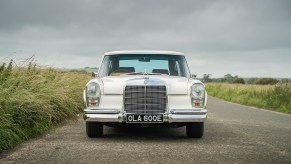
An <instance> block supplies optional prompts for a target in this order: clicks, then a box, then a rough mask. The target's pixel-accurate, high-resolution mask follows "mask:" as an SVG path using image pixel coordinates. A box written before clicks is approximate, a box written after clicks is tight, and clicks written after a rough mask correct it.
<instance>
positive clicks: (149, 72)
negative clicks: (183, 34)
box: [84, 51, 207, 138]
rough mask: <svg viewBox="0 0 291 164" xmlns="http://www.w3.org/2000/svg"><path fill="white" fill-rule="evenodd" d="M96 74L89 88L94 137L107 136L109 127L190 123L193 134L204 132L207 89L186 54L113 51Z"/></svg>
mask: <svg viewBox="0 0 291 164" xmlns="http://www.w3.org/2000/svg"><path fill="white" fill-rule="evenodd" d="M93 75H94V77H95V78H94V79H92V80H90V81H89V82H88V83H87V85H86V89H85V90H84V101H85V103H86V108H85V109H84V112H85V113H84V120H85V121H86V132H87V135H88V136H89V137H101V136H102V135H103V126H104V125H106V126H113V127H114V126H142V127H149V126H164V127H182V126H186V132H187V136H188V137H190V138H201V137H202V136H203V131H204V120H205V119H206V117H207V109H206V103H207V93H206V91H205V86H204V84H203V83H202V82H201V81H199V80H195V79H193V78H191V74H190V71H189V67H188V65H187V61H186V58H185V56H184V54H183V53H180V52H173V51H113V52H107V53H105V55H104V56H103V59H102V62H101V65H100V67H99V70H98V73H94V74H93Z"/></svg>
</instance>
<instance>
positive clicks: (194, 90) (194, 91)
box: [191, 84, 205, 99]
mask: <svg viewBox="0 0 291 164" xmlns="http://www.w3.org/2000/svg"><path fill="white" fill-rule="evenodd" d="M204 94H205V87H204V85H202V84H194V85H192V87H191V96H192V97H193V98H197V99H202V98H204Z"/></svg>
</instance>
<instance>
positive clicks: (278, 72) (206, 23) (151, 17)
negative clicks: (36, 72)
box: [0, 0, 291, 78]
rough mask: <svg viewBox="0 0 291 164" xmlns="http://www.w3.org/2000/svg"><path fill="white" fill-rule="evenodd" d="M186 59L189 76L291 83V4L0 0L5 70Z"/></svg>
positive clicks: (266, 0)
mask: <svg viewBox="0 0 291 164" xmlns="http://www.w3.org/2000/svg"><path fill="white" fill-rule="evenodd" d="M128 49H147V50H173V51H180V52H184V53H185V54H186V55H187V57H188V60H189V61H188V62H189V64H190V67H191V72H192V73H193V74H197V75H198V76H200V77H201V76H202V75H203V74H204V73H209V74H212V75H213V77H221V76H223V75H225V74H227V73H230V74H232V75H239V76H242V77H289V78H290V77H291V0H241V1H239V0H209V1H208V0H199V1H195V0H187V1H183V0H115V1H113V0H55V1H54V0H0V62H3V61H7V60H9V59H14V60H16V61H21V60H23V59H26V58H29V57H31V56H32V55H35V59H36V60H37V62H38V63H39V64H41V65H43V66H53V67H66V68H82V67H86V66H90V67H97V66H98V65H99V62H100V58H101V56H102V55H103V54H104V52H107V51H112V50H128Z"/></svg>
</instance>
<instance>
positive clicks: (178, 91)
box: [87, 50, 207, 116]
mask: <svg viewBox="0 0 291 164" xmlns="http://www.w3.org/2000/svg"><path fill="white" fill-rule="evenodd" d="M116 54H167V55H170V54H172V55H183V53H180V52H173V51H144V50H140V51H112V52H107V53H105V55H116ZM145 77H146V78H154V79H159V80H162V81H164V82H165V83H166V86H167V94H168V107H167V112H170V111H171V110H172V109H174V110H179V109H180V110H185V109H193V110H195V109H196V108H193V107H192V104H191V97H190V91H191V86H192V85H193V84H195V83H200V84H203V83H202V82H201V81H199V80H195V79H192V78H186V77H180V76H168V75H121V76H107V77H97V78H95V79H92V80H90V81H89V82H88V83H87V84H89V83H91V82H96V83H98V84H99V85H100V88H101V98H100V104H99V107H96V108H95V109H96V110H97V109H116V110H120V111H121V112H123V105H124V104H123V92H124V87H125V83H126V82H127V81H129V80H134V79H140V78H145ZM203 85H204V84H203ZM205 96H206V100H205V106H204V108H206V101H207V93H206V94H205ZM205 116H206V115H205Z"/></svg>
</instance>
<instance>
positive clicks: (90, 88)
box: [87, 82, 101, 97]
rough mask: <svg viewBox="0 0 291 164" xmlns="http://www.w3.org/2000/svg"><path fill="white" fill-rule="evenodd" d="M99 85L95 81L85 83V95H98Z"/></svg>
mask: <svg viewBox="0 0 291 164" xmlns="http://www.w3.org/2000/svg"><path fill="white" fill-rule="evenodd" d="M100 94H101V93H100V87H99V85H98V84H97V83H95V82H92V83H90V84H88V85H87V97H100Z"/></svg>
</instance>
